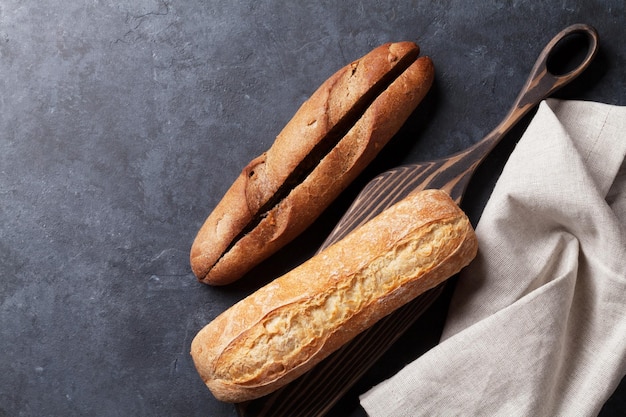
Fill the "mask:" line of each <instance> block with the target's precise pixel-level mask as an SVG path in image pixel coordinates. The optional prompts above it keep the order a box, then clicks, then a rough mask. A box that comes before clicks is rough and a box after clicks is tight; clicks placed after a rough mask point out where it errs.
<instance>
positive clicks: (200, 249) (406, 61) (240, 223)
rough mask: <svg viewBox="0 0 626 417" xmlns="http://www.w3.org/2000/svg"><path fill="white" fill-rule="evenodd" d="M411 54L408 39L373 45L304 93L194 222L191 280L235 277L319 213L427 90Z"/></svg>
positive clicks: (424, 65)
mask: <svg viewBox="0 0 626 417" xmlns="http://www.w3.org/2000/svg"><path fill="white" fill-rule="evenodd" d="M418 56H419V47H418V46H417V45H416V44H415V43H412V42H398V43H389V44H385V45H382V46H380V47H378V48H376V49H374V50H373V51H372V52H370V53H369V54H367V55H365V56H364V57H363V58H361V59H359V60H357V61H354V62H352V63H351V64H349V65H347V66H346V67H344V68H343V69H341V70H340V71H338V72H337V73H335V74H334V75H333V76H331V77H330V78H329V79H328V80H326V81H325V82H324V83H323V84H322V86H320V88H319V89H318V90H317V91H315V93H313V95H312V96H311V97H310V98H309V99H308V100H307V101H306V102H305V103H304V104H303V105H302V106H301V107H300V109H299V110H298V111H297V112H296V114H295V115H294V117H293V118H292V119H291V120H290V121H289V123H288V124H287V125H286V126H285V127H284V129H283V130H282V131H281V132H280V134H279V135H278V136H277V137H276V140H275V142H274V143H273V144H272V146H271V147H270V149H269V150H268V151H267V152H265V153H264V154H262V155H261V156H259V157H257V158H255V159H254V160H252V161H251V162H250V163H249V164H248V165H247V166H246V167H245V168H244V169H243V170H242V172H241V174H240V175H239V177H238V178H237V179H236V180H235V182H234V183H233V184H232V186H231V187H230V188H229V189H228V191H227V192H226V193H225V195H224V197H223V198H222V200H221V201H220V202H219V203H218V205H217V206H216V207H215V209H214V210H213V212H212V213H211V214H210V215H209V217H208V218H207V219H206V221H205V222H204V224H203V225H202V227H201V228H200V230H199V232H198V234H197V236H196V238H195V240H194V242H193V244H192V247H191V253H190V260H191V266H192V270H193V272H194V274H195V275H196V276H197V278H198V279H199V280H200V281H201V282H204V283H207V284H211V285H225V284H228V283H231V282H233V281H235V280H237V279H239V278H240V277H241V276H243V275H244V274H245V273H247V272H248V271H249V270H250V269H252V268H253V267H254V266H256V265H257V264H259V263H260V262H261V261H263V260H265V259H266V258H267V257H269V256H270V255H272V254H273V253H275V252H276V251H277V250H278V249H280V248H281V247H283V246H284V245H285V244H286V243H288V242H290V241H291V240H293V239H294V238H295V237H296V236H297V235H299V234H300V233H302V231H304V229H306V228H307V227H308V226H309V225H310V224H311V223H312V222H313V221H314V220H315V219H316V218H317V217H319V215H320V214H321V213H322V212H323V211H324V210H325V209H326V208H327V207H328V205H330V203H331V202H332V201H333V200H334V199H335V198H336V197H337V196H338V195H339V194H340V193H341V192H342V191H343V190H344V189H345V188H346V187H347V186H348V184H350V183H351V182H352V181H353V180H354V179H355V178H356V176H357V175H358V174H359V173H360V172H361V171H362V170H363V169H364V168H365V167H366V166H367V164H369V163H370V162H371V161H372V160H373V159H374V157H375V156H376V155H377V154H378V152H379V151H380V149H381V148H382V147H383V146H384V145H385V144H386V143H387V142H388V141H389V140H390V139H391V138H392V137H393V136H394V135H395V134H396V133H397V132H398V130H399V129H400V127H401V126H402V125H403V124H404V122H405V121H406V119H407V118H408V117H409V115H410V114H411V113H412V112H413V111H414V110H415V108H416V107H417V105H418V104H419V103H420V102H421V101H422V99H423V97H424V96H425V95H426V93H427V92H428V90H429V89H430V86H431V85H432V82H433V78H434V68H433V64H432V61H431V60H430V58H428V57H418ZM329 144H331V145H332V146H330V145H329ZM324 146H329V148H330V149H329V150H328V149H326V150H324V149H321V148H323V147H324Z"/></svg>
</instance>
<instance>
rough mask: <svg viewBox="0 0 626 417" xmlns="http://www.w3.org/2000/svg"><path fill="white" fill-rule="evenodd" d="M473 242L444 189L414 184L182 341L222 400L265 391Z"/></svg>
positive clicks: (415, 290) (401, 299) (438, 273)
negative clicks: (378, 211) (187, 341)
mask: <svg viewBox="0 0 626 417" xmlns="http://www.w3.org/2000/svg"><path fill="white" fill-rule="evenodd" d="M477 246H478V244H477V240H476V236H475V234H474V230H473V229H472V226H471V224H470V222H469V220H468V219H467V217H466V216H465V214H464V213H463V212H462V211H461V209H460V208H459V207H458V206H457V205H456V203H454V201H453V200H452V199H451V198H450V197H449V196H448V194H446V193H445V192H443V191H439V190H427V191H422V192H414V193H412V194H410V195H409V196H408V197H407V198H405V199H404V200H402V201H400V202H398V203H397V204H395V205H394V206H392V207H390V208H388V209H387V210H385V211H384V212H382V213H381V214H379V215H378V216H376V217H375V218H373V219H372V220H370V221H369V222H367V223H365V224H364V225H362V226H361V227H359V228H357V229H355V230H354V231H352V232H351V233H350V234H349V235H347V236H346V237H345V238H344V239H342V240H341V241H339V242H337V243H335V244H334V245H332V246H329V247H328V248H326V249H325V250H324V251H322V252H320V253H319V254H317V255H316V256H314V257H313V258H311V259H309V260H308V261H306V262H305V263H303V264H301V265H300V266H298V267H297V268H295V269H293V270H291V271H290V272H288V273H287V274H285V275H283V276H282V277H280V278H277V279H276V280H274V281H273V282H271V283H269V284H267V285H266V286H264V287H262V288H260V289H259V290H257V291H256V292H255V293H253V294H251V295H250V296H248V297H247V298H245V299H243V300H242V301H240V302H239V303H237V304H235V305H234V306H232V307H231V308H230V309H228V310H226V311H225V312H224V313H222V314H221V315H219V316H218V317H217V318H216V319H215V320H213V321H212V322H211V323H209V324H208V325H207V326H206V327H204V328H203V329H202V330H201V331H200V332H199V333H198V334H197V335H196V337H195V338H194V340H193V342H192V344H191V355H192V357H193V360H194V363H195V366H196V368H197V370H198V373H199V374H200V376H201V377H202V379H203V381H204V382H205V383H206V385H207V386H208V387H209V389H210V390H211V392H212V393H213V394H214V395H215V397H216V398H217V399H219V400H221V401H225V402H242V401H247V400H251V399H254V398H258V397H260V396H263V395H266V394H269V393H270V392H272V391H274V390H276V389H278V388H280V387H281V386H283V385H285V384H287V383H289V382H291V381H293V380H294V379H295V378H297V377H298V376H300V375H302V374H303V373H305V372H306V371H308V370H309V369H311V368H312V367H313V366H314V365H315V364H317V363H319V362H320V361H321V360H322V359H324V358H325V357H327V356H328V355H330V354H331V353H332V352H334V351H335V350H337V349H338V348H339V347H341V346H342V345H343V344H345V343H347V342H348V341H349V340H351V339H352V338H353V337H355V336H356V335H357V334H358V333H360V332H362V331H363V330H365V329H367V328H368V327H370V326H372V325H373V324H374V323H375V322H376V321H378V320H380V319H381V318H383V317H384V316H386V315H387V314H389V313H391V312H392V311H394V310H396V309H397V308H399V307H400V306H402V305H404V304H405V303H407V302H409V301H411V300H412V299H414V298H415V297H417V296H418V295H420V294H422V293H423V292H425V291H426V290H428V289H430V288H433V287H435V286H437V285H438V284H439V283H441V282H443V281H444V280H445V279H447V278H449V277H451V276H452V275H454V274H455V273H457V272H458V271H459V270H461V268H463V267H464V266H465V265H467V264H468V263H469V262H470V261H471V260H472V259H473V258H474V256H476V252H477Z"/></svg>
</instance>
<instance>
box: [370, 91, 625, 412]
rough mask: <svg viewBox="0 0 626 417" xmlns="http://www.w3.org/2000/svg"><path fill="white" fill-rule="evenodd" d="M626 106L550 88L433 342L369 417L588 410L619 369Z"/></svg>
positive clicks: (497, 191) (380, 395) (494, 198)
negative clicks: (573, 97)
mask: <svg viewBox="0 0 626 417" xmlns="http://www.w3.org/2000/svg"><path fill="white" fill-rule="evenodd" d="M625 155H626V107H619V106H612V105H607V104H602V103H593V102H583V101H565V100H556V99H548V100H546V101H544V102H542V103H541V104H540V106H539V109H538V110H537V113H536V114H535V116H534V117H533V119H532V121H531V123H530V124H529V126H528V128H527V130H526V132H525V133H524V135H523V136H522V138H521V139H520V141H519V143H518V144H517V146H516V148H515V150H514V151H513V153H512V154H511V156H510V158H509V160H508V161H507V163H506V165H505V168H504V170H503V172H502V175H501V176H500V178H499V179H498V182H497V184H496V186H495V188H494V191H493V193H492V195H491V197H490V199H489V201H488V202H487V205H486V207H485V209H484V211H483V214H482V216H481V219H480V221H479V222H478V225H477V227H476V233H477V236H478V240H479V253H478V256H477V257H476V259H475V260H474V261H473V262H472V264H470V265H469V266H468V267H467V268H466V269H465V270H464V271H463V272H462V273H461V275H460V277H459V280H458V284H457V287H456V289H455V292H454V295H453V298H452V302H451V306H450V311H449V314H448V318H447V320H446V325H445V328H444V332H443V336H442V340H441V343H440V344H439V345H437V346H436V347H434V348H433V349H431V350H430V351H429V352H427V353H426V354H424V355H423V356H421V357H420V358H418V359H417V360H415V361H414V362H413V363H411V364H409V365H407V366H406V367H405V368H404V369H403V370H401V371H400V372H399V373H398V374H396V375H395V376H393V377H392V378H390V379H389V380H387V381H384V382H382V383H380V384H379V385H378V386H376V387H374V388H372V389H371V390H370V391H368V392H367V393H365V394H363V395H362V396H361V398H360V400H361V405H362V406H363V407H364V408H365V410H366V412H367V413H368V415H369V416H371V417H381V416H393V417H401V416H407V417H409V416H410V417H415V416H435V415H445V416H449V415H489V416H557V415H558V416H595V415H597V414H598V413H599V412H600V410H601V408H602V406H603V404H604V403H605V402H606V400H607V399H608V398H609V397H610V395H611V394H612V393H613V391H614V390H615V388H616V387H617V385H618V384H619V382H620V381H621V379H622V378H623V377H624V375H626V163H625V162H624V157H625Z"/></svg>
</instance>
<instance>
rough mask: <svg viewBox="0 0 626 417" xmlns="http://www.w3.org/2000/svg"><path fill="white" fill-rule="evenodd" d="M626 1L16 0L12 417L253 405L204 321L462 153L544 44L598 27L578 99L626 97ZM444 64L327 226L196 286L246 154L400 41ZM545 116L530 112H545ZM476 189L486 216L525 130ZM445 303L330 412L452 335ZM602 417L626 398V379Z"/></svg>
mask: <svg viewBox="0 0 626 417" xmlns="http://www.w3.org/2000/svg"><path fill="white" fill-rule="evenodd" d="M624 7H625V6H624V1H623V0H603V1H599V0H598V1H591V0H590V1H584V0H565V1H560V2H546V1H542V2H535V1H526V2H525V1H515V0H498V1H493V2H481V1H450V0H444V1H432V2H431V1H387V2H381V1H367V0H366V1H341V2H340V1H321V2H304V1H296V2H289V1H277V0H274V1H261V2H242V1H214V0H209V1H195V0H190V1H185V2H171V1H160V0H133V1H128V0H116V1H113V0H93V1H85V0H76V1H68V2H61V1H57V0H39V1H34V0H25V1H20V0H3V1H2V2H0V351H1V352H2V355H0V416H2V417H7V416H10V417H18V416H37V417H38V416H65V417H67V416H135V417H139V416H215V417H220V416H235V415H236V412H235V409H234V407H233V406H232V405H229V404H223V403H219V402H217V401H216V400H215V399H214V398H213V397H212V396H211V394H210V393H209V391H208V390H207V389H206V388H205V387H204V385H203V384H202V382H201V381H200V379H199V377H198V375H197V373H196V371H195V369H194V367H193V364H192V362H191V358H190V356H189V353H188V352H189V345H190V342H191V339H192V338H193V336H194V335H195V333H196V332H197V331H198V330H199V329H200V328H201V327H202V326H203V325H205V324H206V323H208V322H209V321H210V320H211V319H212V318H213V317H215V316H216V315H217V314H219V313H220V312H221V311H223V310H224V309H226V308H227V307H228V306H230V305H231V304H233V303H234V302H236V301H237V300H239V299H240V298H241V297H243V296H244V295H246V294H248V293H250V292H251V291H253V290H254V288H256V287H257V286H259V285H261V284H262V283H264V282H267V281H269V280H270V279H272V278H273V277H275V276H277V275H278V274H281V273H283V272H286V271H287V270H289V269H290V268H292V267H293V266H295V265H297V264H298V263H300V262H302V261H303V260H304V259H306V258H307V257H309V256H310V255H311V254H312V253H313V252H314V251H315V248H316V247H317V246H319V245H320V244H321V243H322V241H323V239H324V236H325V235H326V234H327V233H328V232H329V231H330V230H331V229H332V227H333V224H334V223H335V222H336V221H337V220H338V219H339V217H340V216H341V213H342V212H343V211H344V210H345V209H346V208H347V207H348V205H349V203H350V201H351V199H352V198H354V196H355V195H356V193H357V192H358V190H359V189H360V188H361V187H362V186H363V185H364V184H365V183H366V182H367V180H368V179H371V178H372V177H373V176H374V175H376V174H378V173H380V172H382V171H384V170H386V169H389V168H391V167H394V166H396V165H399V164H406V163H411V162H417V161H424V160H428V159H432V158H436V157H440V156H445V155H448V154H451V153H453V152H456V151H459V150H461V149H463V148H465V147H467V146H469V145H470V144H472V143H474V142H476V141H478V140H479V139H480V138H482V137H483V136H484V135H485V134H486V133H488V132H489V131H490V130H491V129H492V128H493V127H495V125H496V124H497V123H498V122H499V120H500V119H501V118H502V117H503V116H504V114H505V113H506V110H507V109H508V107H509V106H510V105H511V103H512V101H513V99H514V98H515V96H516V95H517V91H518V90H519V89H520V87H521V86H522V84H523V82H524V80H525V77H526V74H527V73H528V72H529V70H530V68H531V66H532V63H533V62H534V60H535V58H536V56H537V55H538V53H539V52H540V51H541V49H542V48H543V46H544V45H545V43H546V42H547V41H548V40H549V39H550V38H551V37H552V36H553V35H555V34H556V33H557V32H558V31H560V30H561V29H562V28H564V27H565V26H567V25H569V24H572V23H579V22H584V23H589V24H591V25H594V26H595V27H596V28H597V29H598V31H599V33H600V37H601V50H600V53H599V55H598V57H597V58H596V60H595V62H594V63H593V65H592V67H591V68H590V69H589V70H588V72H586V73H585V74H584V75H583V76H582V77H581V78H580V79H578V80H577V81H575V82H574V84H572V85H571V86H568V87H566V89H564V90H563V91H562V92H559V93H558V94H557V96H558V97H561V98H566V99H584V100H595V101H602V102H606V103H610V104H618V105H626V75H625V74H626V70H625V68H626V46H625V41H624V27H625V25H624V24H625V10H624ZM398 40H412V41H417V42H418V43H419V44H420V45H421V47H422V52H423V54H425V55H429V56H431V57H432V59H433V61H434V63H435V66H436V71H437V75H436V82H435V84H434V86H433V88H432V90H431V91H430V93H429V95H428V97H427V98H426V100H425V101H424V102H423V104H422V105H421V106H420V108H419V110H418V111H417V112H416V113H415V114H414V116H412V117H411V119H410V120H409V121H408V122H407V124H406V126H405V127H404V128H403V130H402V131H401V132H400V133H399V134H398V135H397V136H396V138H394V140H393V141H392V142H391V143H390V144H389V145H388V146H387V147H386V148H385V149H384V151H383V152H382V153H381V154H380V156H379V158H377V160H376V161H375V162H374V163H372V165H371V166H370V167H369V168H368V169H367V170H366V171H365V172H364V173H363V175H362V176H361V177H360V178H359V179H358V180H357V181H356V182H355V183H354V184H353V185H352V186H351V187H350V188H349V189H348V190H346V192H345V193H344V194H343V195H342V196H341V197H340V198H339V200H337V202H336V203H334V204H333V206H331V208H330V209H329V210H328V211H327V212H326V213H324V215H322V217H321V218H320V220H319V221H318V222H317V223H316V224H315V225H314V227H312V228H311V229H310V230H308V231H307V232H305V233H304V234H303V235H302V236H301V237H299V238H298V239H297V240H296V241H295V242H293V243H292V244H291V245H289V246H288V247H287V248H285V249H284V250H282V251H281V252H279V253H278V254H277V255H276V256H274V257H272V258H271V259H270V260H268V261H267V262H265V263H264V264H263V265H261V266H260V267H259V268H257V269H255V270H254V271H253V272H252V273H251V274H249V276H247V277H246V278H245V279H244V280H242V281H241V282H239V283H237V284H234V285H232V286H229V287H225V288H210V287H207V286H204V285H201V284H199V283H197V281H196V280H195V278H194V276H193V275H192V273H191V270H190V267H189V261H188V256H189V247H190V245H191V242H192V240H193V238H194V236H195V233H196V232H197V230H198V228H199V227H200V225H201V223H202V222H203V221H204V219H205V218H206V216H207V215H208V214H209V212H210V211H211V209H212V208H213V207H214V206H215V204H216V203H217V202H218V201H219V199H220V198H221V196H222V194H223V193H224V192H225V190H226V188H227V187H228V186H229V185H230V184H231V182H232V181H233V180H234V178H235V177H236V176H237V175H238V173H239V171H240V170H241V169H242V167H243V166H244V165H245V164H246V163H247V162H248V161H249V160H250V159H252V158H253V157H255V156H256V155H258V154H260V153H261V152H263V151H264V150H266V149H267V148H268V147H269V146H270V144H271V143H272V141H273V139H274V137H275V135H276V134H277V133H278V132H279V131H280V129H281V128H282V126H283V125H284V124H285V123H286V122H287V120H289V119H290V118H291V116H292V115H293V113H294V112H295V110H296V109H297V107H298V106H299V105H300V104H301V103H302V102H303V101H304V100H305V99H306V98H307V97H308V95H309V94H310V93H311V92H312V91H314V90H315V88H317V86H318V85H319V84H320V83H321V82H322V81H323V80H325V79H326V78H327V77H328V76H329V75H330V74H332V73H333V72H335V71H336V70H337V69H339V68H340V67H342V66H343V65H345V64H347V63H348V62H349V61H351V60H353V59H355V58H357V57H359V56H361V55H363V54H365V53H366V52H368V51H369V50H370V49H372V48H374V47H375V46H378V45H379V44H381V43H384V42H387V41H398ZM525 122H526V123H527V119H526V121H525ZM523 127H524V125H523V124H522V126H521V127H520V128H518V129H516V130H514V131H513V132H512V133H511V134H510V135H509V137H507V138H506V139H505V140H504V141H503V142H502V144H501V145H499V146H498V147H497V148H496V149H495V150H494V151H493V154H492V155H491V156H490V157H489V158H488V159H487V160H486V161H485V163H484V164H483V165H482V166H481V168H480V169H479V171H478V172H477V174H476V176H475V178H474V180H473V181H472V183H471V184H470V187H469V189H468V192H467V198H466V200H465V203H464V208H465V209H466V211H467V212H468V214H469V215H470V216H471V218H472V221H474V222H476V221H478V219H479V217H480V213H481V210H482V207H483V206H484V203H485V202H486V200H487V199H488V197H489V193H490V190H491V187H492V186H493V184H494V182H495V180H496V178H497V176H498V173H499V172H500V170H501V169H502V166H503V165H504V162H505V161H506V158H507V156H508V154H509V153H510V152H511V151H512V149H513V147H514V145H515V142H516V140H517V139H518V138H519V136H520V135H521V132H522V131H523ZM446 303H447V298H446V297H445V296H444V297H441V298H440V299H439V300H438V301H437V303H436V304H435V305H434V306H433V307H432V308H431V310H429V311H428V312H427V313H426V314H425V315H424V316H423V317H422V318H421V319H420V320H419V321H418V323H417V324H416V325H415V326H414V328H412V330H411V333H410V334H408V335H407V336H406V337H404V338H403V339H401V340H400V342H399V345H398V346H397V347H394V348H393V351H392V353H391V354H389V355H387V356H386V357H385V358H383V359H382V360H381V362H380V364H379V365H377V366H376V367H375V368H374V369H372V371H371V372H369V373H368V374H367V375H366V377H365V378H364V379H363V380H362V381H361V382H359V384H357V386H356V387H355V388H354V389H353V390H351V391H350V392H349V394H348V395H347V396H346V397H345V398H344V399H343V400H342V401H340V403H339V404H338V405H337V406H336V407H335V409H333V411H332V412H331V413H330V414H331V415H333V416H363V415H364V412H363V411H362V410H361V409H360V408H359V406H358V394H359V393H360V392H363V391H364V390H366V389H367V388H368V387H369V386H371V385H372V384H375V383H376V382H378V381H380V380H381V379H383V378H385V377H387V376H389V375H390V374H393V373H394V372H395V371H396V370H397V369H399V367H401V365H402V363H404V362H407V361H410V360H412V359H413V358H415V357H417V356H418V355H419V354H421V353H422V352H423V351H425V350H426V349H428V348H429V347H432V345H434V344H435V343H436V342H437V339H438V335H439V332H440V329H441V325H442V323H443V320H444V318H445V311H446V307H447V304H446ZM623 385H624V384H622V388H620V390H621V391H620V390H618V392H617V393H616V394H615V395H614V396H613V397H612V399H611V400H610V401H609V403H608V404H607V405H606V406H605V409H604V410H603V415H614V414H615V415H617V414H620V413H621V415H624V413H626V406H625V402H624V401H625V395H624V393H625V392H626V389H624V387H623Z"/></svg>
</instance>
